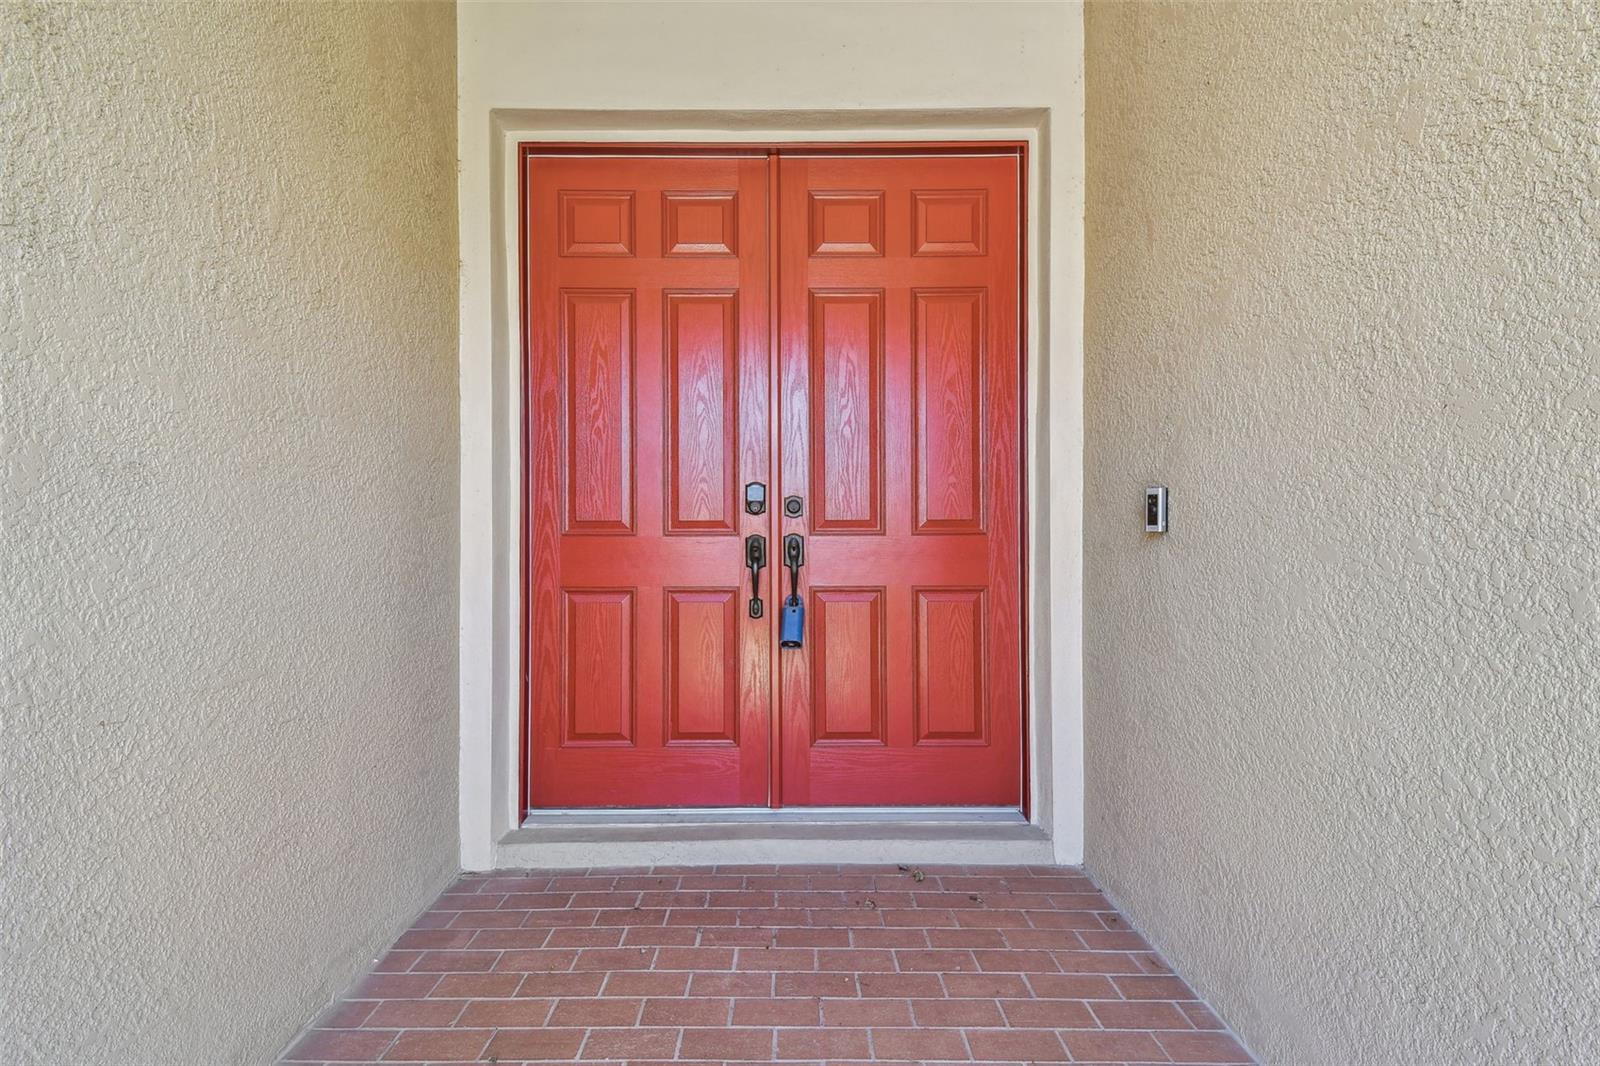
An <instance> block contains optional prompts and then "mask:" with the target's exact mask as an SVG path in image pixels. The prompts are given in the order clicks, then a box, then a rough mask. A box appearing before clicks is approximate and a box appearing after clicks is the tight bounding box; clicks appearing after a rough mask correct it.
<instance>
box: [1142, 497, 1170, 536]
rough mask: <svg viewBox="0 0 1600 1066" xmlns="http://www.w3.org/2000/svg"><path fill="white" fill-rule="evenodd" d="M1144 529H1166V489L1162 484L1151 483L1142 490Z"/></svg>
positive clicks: (1163, 531)
mask: <svg viewBox="0 0 1600 1066" xmlns="http://www.w3.org/2000/svg"><path fill="white" fill-rule="evenodd" d="M1144 531H1145V532H1146V533H1165V532H1166V531H1167V489H1166V486H1164V485H1152V486H1150V487H1149V488H1147V489H1145V490H1144Z"/></svg>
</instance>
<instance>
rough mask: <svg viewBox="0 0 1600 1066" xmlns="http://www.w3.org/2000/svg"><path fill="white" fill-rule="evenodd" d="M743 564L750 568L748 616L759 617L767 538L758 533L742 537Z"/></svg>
mask: <svg viewBox="0 0 1600 1066" xmlns="http://www.w3.org/2000/svg"><path fill="white" fill-rule="evenodd" d="M744 565H745V566H748V567H749V568H750V617H751V618H760V617H761V613H762V607H761V568H762V567H764V566H766V565H767V538H766V537H763V536H762V535H761V534H760V533H752V534H750V535H749V536H748V537H746V538H744Z"/></svg>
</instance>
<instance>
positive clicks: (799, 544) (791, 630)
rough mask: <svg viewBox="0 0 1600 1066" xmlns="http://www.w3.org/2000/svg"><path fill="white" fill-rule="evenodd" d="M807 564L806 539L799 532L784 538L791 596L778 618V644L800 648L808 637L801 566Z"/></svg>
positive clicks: (784, 602)
mask: <svg viewBox="0 0 1600 1066" xmlns="http://www.w3.org/2000/svg"><path fill="white" fill-rule="evenodd" d="M805 564H806V539H805V538H804V537H802V536H801V535H800V534H798V533H790V534H789V535H788V536H787V537H784V538H783V565H784V566H787V567H788V568H789V596H788V598H787V599H785V600H784V601H783V610H782V611H781V612H780V618H779V620H778V646H779V647H780V648H798V647H800V646H802V645H803V644H804V643H805V639H806V606H805V603H804V602H802V601H801V599H800V568H801V567H802V566H804V565H805Z"/></svg>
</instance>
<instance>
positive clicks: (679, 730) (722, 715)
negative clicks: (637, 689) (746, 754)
mask: <svg viewBox="0 0 1600 1066" xmlns="http://www.w3.org/2000/svg"><path fill="white" fill-rule="evenodd" d="M737 599H738V591H737V590H736V589H667V590H666V601H667V620H666V660H667V677H666V695H667V743H669V744H672V743H682V742H686V741H690V742H700V743H705V742H727V743H737V742H738V740H739V643H738V634H739V624H738V608H737Z"/></svg>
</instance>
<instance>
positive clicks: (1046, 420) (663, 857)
mask: <svg viewBox="0 0 1600 1066" xmlns="http://www.w3.org/2000/svg"><path fill="white" fill-rule="evenodd" d="M1049 119H1050V115H1049V111H1048V110H1047V109H1043V108H1026V109H1023V108H1019V109H1006V110H998V109H983V110H973V111H960V110H955V111H939V112H928V113H924V112H905V111H846V112H820V113H818V112H790V111H768V112H733V111H729V112H706V111H697V112H694V113H692V115H689V114H685V113H682V112H647V111H646V112H633V111H626V112H625V111H604V112H599V111H596V112H587V111H582V112H575V111H542V110H521V109H516V110H512V109H497V110H495V111H493V112H492V113H491V120H492V132H491V137H490V145H489V149H490V153H489V154H490V159H489V161H488V163H489V165H488V168H487V169H488V174H487V178H488V182H487V186H488V187H487V188H484V189H480V190H478V192H477V193H476V194H474V193H473V192H472V190H471V189H470V188H468V187H467V183H466V182H465V181H464V182H463V189H462V204H461V209H462V216H463V218H466V217H468V215H469V213H470V212H477V211H482V212H486V213H487V215H488V217H489V228H488V231H487V232H488V240H487V242H484V241H482V240H471V239H469V233H468V228H467V227H465V226H463V232H462V257H463V281H462V319H461V352H460V357H461V454H462V465H461V480H462V486H461V488H462V515H461V519H462V521H461V603H460V609H461V649H460V692H461V708H460V710H461V761H460V794H461V812H460V813H461V820H460V827H461V856H462V866H463V868H465V869H490V868H496V867H504V866H630V865H646V864H651V863H660V862H682V863H715V862H721V863H741V862H771V861H790V862H815V861H830V862H844V861H883V859H884V858H886V857H887V856H888V855H890V854H892V855H894V856H896V857H897V858H899V859H901V860H904V859H910V860H914V861H919V862H944V863H952V862H954V863H968V862H970V863H1041V862H1051V861H1055V862H1069V863H1070V862H1077V861H1080V860H1081V857H1082V839H1083V767H1082V736H1083V730H1082V720H1083V713H1082V712H1083V706H1082V703H1083V700H1082V692H1083V688H1082V682H1081V678H1082V670H1081V639H1080V638H1081V619H1082V457H1083V437H1082V425H1083V409H1082V408H1083V403H1082V392H1083V390H1082V367H1083V357H1082V345H1081V337H1082V330H1081V321H1082V218H1081V208H1082V197H1083V194H1082V185H1081V170H1082V167H1081V159H1078V158H1072V157H1070V156H1069V155H1068V153H1069V152H1070V151H1071V150H1072V149H1071V148H1070V146H1062V145H1056V144H1053V143H1052V142H1051V140H1050V137H1049ZM963 140H971V141H996V140H1011V141H1024V142H1026V143H1027V144H1028V168H1029V173H1028V175H1027V186H1028V199H1027V204H1026V211H1027V218H1026V222H1027V248H1028V262H1027V288H1026V291H1025V292H1024V294H1023V296H1024V304H1025V309H1024V313H1025V315H1026V322H1027V337H1026V350H1025V351H1024V352H1023V359H1024V365H1025V368H1026V383H1027V390H1026V391H1027V399H1028V407H1027V409H1026V410H1025V411H1024V412H1023V417H1024V427H1025V428H1024V433H1025V437H1026V443H1027V448H1026V466H1027V470H1026V475H1027V522H1028V536H1027V557H1026V559H1025V572H1024V578H1023V588H1024V595H1025V599H1026V606H1025V610H1026V611H1027V612H1028V647H1027V648H1026V663H1025V671H1024V677H1025V682H1026V685H1027V692H1028V699H1027V705H1028V714H1027V736H1028V741H1027V743H1028V765H1027V768H1026V770H1027V774H1028V781H1029V786H1028V787H1029V791H1030V811H1031V817H1030V823H1031V824H1017V825H996V824H993V822H991V821H985V820H982V819H976V820H975V819H966V818H963V817H961V816H960V815H958V814H955V813H952V814H951V816H950V817H949V818H948V819H947V820H943V821H941V820H938V819H931V820H930V819H929V818H927V817H926V816H918V817H917V818H914V819H909V818H908V819H903V820H897V819H894V818H893V817H892V816H889V817H886V819H884V820H870V819H869V820H865V821H863V820H860V819H854V820H850V819H845V820H840V819H837V818H832V817H830V816H828V815H827V814H826V813H824V812H818V813H817V815H816V817H813V818H798V819H797V818H796V817H795V816H794V815H793V814H790V815H787V816H786V817H785V818H783V819H776V820H761V821H756V822H751V821H748V820H734V821H729V820H727V819H718V818H715V817H707V818H703V819H702V818H694V817H687V818H685V817H669V818H664V819H662V820H660V821H658V822H656V823H654V824H648V823H642V822H641V821H640V820H639V819H637V818H626V819H619V820H618V821H617V822H616V823H615V824H604V823H603V822H602V823H597V822H596V821H594V820H593V819H588V820H584V821H582V822H579V823H576V824H569V825H548V824H540V825H537V826H530V827H527V828H524V827H523V826H522V820H523V819H522V815H523V812H522V811H521V809H520V804H519V787H518V773H519V760H520V750H521V729H522V693H521V677H520V674H521V664H522V632H521V627H522V602H521V595H522V593H521V588H522V570H521V567H522V529H521V522H522V491H523V485H522V468H521V432H522V431H521V426H522V395H523V393H522V384H523V383H522V359H521V351H522V339H521V325H520V293H519V291H518V289H519V275H520V272H519V269H518V263H519V255H520V244H521V240H522V235H521V233H520V232H519V219H520V212H519V210H518V207H519V205H518V203H517V197H518V191H519V188H520V182H519V180H518V179H519V175H518V173H517V167H518V163H519V160H520V158H521V153H520V151H519V146H520V145H521V144H522V143H523V142H539V141H554V142H566V143H571V142H615V143H619V144H622V143H629V142H635V143H637V142H651V143H671V142H684V143H695V144H706V143H714V142H728V143H740V142H808V141H821V142H844V141H868V142H885V141H963ZM1057 155H1059V156H1061V158H1056V156H1057ZM1071 163H1076V164H1077V165H1076V166H1075V167H1074V166H1063V165H1062V164H1071ZM1053 164H1054V165H1053ZM1063 170H1066V171H1067V174H1066V175H1064V176H1063V175H1062V171H1063ZM1052 174H1055V175H1057V179H1056V180H1054V181H1053V180H1052V177H1051V176H1052ZM1072 174H1078V175H1080V177H1079V178H1078V179H1077V180H1076V181H1074V180H1073V178H1072V177H1071V175H1072ZM469 200H470V201H471V202H469ZM1052 208H1055V209H1054V210H1052ZM1063 208H1064V209H1065V213H1063V210H1062V209H1063ZM480 217H481V216H480ZM485 243H486V246H484V245H485ZM1064 245H1065V246H1064ZM473 278H478V279H488V281H489V285H488V286H487V289H484V288H483V287H482V286H481V285H480V286H479V287H478V288H477V289H469V286H470V284H471V279H473ZM1046 353H1049V355H1048V358H1047V357H1046ZM1019 822H1020V820H1019Z"/></svg>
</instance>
